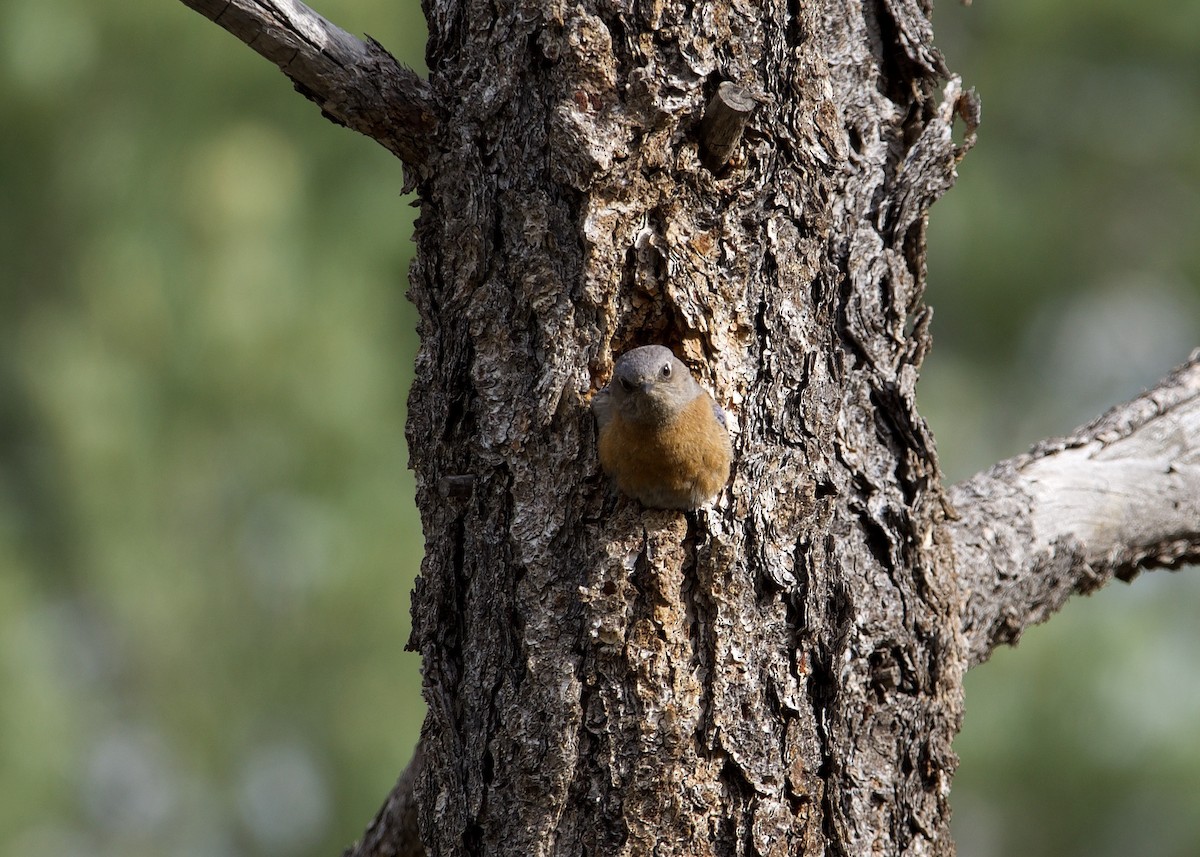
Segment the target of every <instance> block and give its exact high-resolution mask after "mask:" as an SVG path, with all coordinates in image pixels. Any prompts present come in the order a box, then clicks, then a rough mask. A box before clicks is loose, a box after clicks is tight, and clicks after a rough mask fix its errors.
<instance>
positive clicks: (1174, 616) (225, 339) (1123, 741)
mask: <svg viewBox="0 0 1200 857" xmlns="http://www.w3.org/2000/svg"><path fill="white" fill-rule="evenodd" d="M317 5H318V6H319V8H320V11H321V12H322V13H324V14H326V15H327V16H328V17H329V18H331V19H332V20H334V21H336V22H338V23H339V24H341V25H342V26H344V27H346V28H347V29H349V30H351V31H354V32H363V31H366V32H369V33H370V34H371V35H373V36H375V37H376V38H378V39H379V40H380V41H381V42H382V43H383V44H385V45H386V46H388V47H389V48H390V49H391V50H392V51H393V52H394V53H396V54H397V56H400V57H401V58H402V59H404V60H405V61H407V62H409V63H410V64H413V65H416V66H418V67H419V65H420V58H421V56H422V51H423V48H422V40H423V24H422V22H421V20H420V11H419V8H418V6H417V4H416V3H396V2H393V0H357V2H351V0H321V2H319V3H318V4H317ZM0 20H3V21H5V24H4V26H3V28H0V105H2V107H3V112H4V116H5V117H6V119H5V123H4V125H5V133H4V134H3V135H0V147H2V150H0V153H2V154H3V162H2V165H0V176H2V181H3V187H4V189H5V194H4V198H3V200H2V201H0V227H2V228H0V402H2V407H0V686H3V688H4V692H3V693H2V694H0V793H3V794H4V795H5V796H6V800H5V801H3V802H0V853H5V854H57V855H67V857H71V856H72V855H122V857H126V855H128V856H129V857H139V855H151V854H153V855H161V854H172V855H185V856H186V857H191V855H196V857H226V855H258V854H263V855H265V854H280V855H293V854H294V855H310V854H311V855H318V854H319V855H329V854H336V853H338V851H339V849H340V848H341V847H342V846H343V845H345V844H346V843H348V842H350V841H351V840H352V839H354V838H355V837H356V836H357V835H358V833H359V832H361V830H362V829H363V827H364V826H365V824H366V823H367V821H368V820H369V818H370V816H371V815H372V814H373V813H374V811H375V809H376V808H377V806H378V805H379V803H380V801H381V800H382V798H383V796H384V795H385V794H386V792H387V790H388V789H389V788H390V786H391V784H392V781H393V779H394V777H395V776H396V774H397V773H398V772H399V771H400V769H401V767H402V766H403V764H404V763H405V761H406V760H407V757H408V754H409V752H410V751H411V747H412V745H413V743H414V742H415V739H416V734H417V729H418V727H419V724H420V719H421V716H422V703H421V700H420V691H419V678H418V674H417V663H416V659H415V657H414V656H413V655H411V654H406V653H404V652H403V651H402V649H403V646H404V643H405V640H406V637H407V633H408V593H409V590H410V588H411V585H412V579H413V576H414V575H415V573H416V569H417V567H418V563H419V561H420V557H421V552H422V541H421V535H420V530H419V525H418V522H417V520H416V515H415V511H414V509H413V503H412V483H411V478H410V475H409V474H408V472H407V470H406V468H405V451H404V442H403V424H404V396H405V393H406V391H407V387H408V384H409V382H410V379H411V367H412V357H413V353H414V351H415V347H416V343H415V339H414V333H413V327H414V324H415V319H414V318H413V314H412V310H411V308H410V306H409V305H408V304H407V303H406V301H405V300H404V296H403V292H404V282H405V273H406V268H407V264H408V260H409V255H410V253H411V250H410V247H409V244H408V235H409V232H410V229H411V221H410V218H411V213H412V209H411V208H410V207H409V206H408V205H407V200H404V199H401V198H400V197H399V188H400V185H401V173H400V168H399V165H398V164H397V162H396V161H395V160H394V159H393V158H392V157H391V156H390V155H388V154H387V153H386V152H385V151H383V150H382V149H381V148H379V147H378V146H377V145H375V144H374V143H372V142H370V141H368V140H366V139H364V138H361V137H358V136H357V135H355V134H353V133H351V132H348V131H346V130H344V129H340V128H336V127H334V126H333V125H331V124H329V123H328V122H326V121H324V120H322V119H321V118H320V117H319V115H318V113H317V110H316V108H315V107H313V106H312V105H311V104H309V103H308V102H306V101H304V100H303V99H302V98H300V97H298V96H297V95H295V94H294V93H292V92H291V89H290V86H289V85H288V84H287V82H286V81H285V80H284V79H283V78H282V76H280V75H279V73H278V72H277V71H276V70H275V69H274V68H273V67H272V66H270V65H269V64H268V63H266V62H265V61H263V60H261V59H260V58H259V57H257V56H256V55H254V54H252V53H251V52H250V51H248V50H247V49H246V48H245V47H244V46H242V45H241V44H240V43H238V42H237V41H236V40H234V39H233V38H232V37H230V36H229V35H228V34H226V33H224V32H222V31H220V30H219V29H218V28H217V27H215V26H214V25H212V24H211V23H209V22H207V21H205V20H204V19H203V18H201V17H200V16H199V15H197V14H195V13H194V12H192V11H190V10H188V9H186V8H185V7H184V6H183V5H182V4H180V3H177V2H174V0H127V2H124V3H119V4H96V3H92V2H86V0H0ZM935 25H936V27H937V30H938V33H939V43H940V44H941V45H942V47H943V49H944V50H945V52H946V54H947V56H948V60H949V64H950V66H951V68H952V69H954V70H955V71H957V72H959V73H961V74H962V75H963V77H964V80H965V82H966V83H967V85H971V86H975V87H976V88H977V89H978V90H979V92H980V94H981V96H982V98H983V105H984V124H983V127H982V128H981V131H980V142H979V145H978V146H977V147H976V149H975V150H973V151H972V152H971V153H970V154H969V155H968V157H967V159H966V160H965V161H964V162H963V164H962V166H961V169H960V172H961V179H960V181H959V184H958V186H957V187H956V188H955V189H954V190H953V191H952V192H951V193H950V194H949V195H948V196H947V197H946V198H945V199H944V200H943V201H942V202H940V203H938V205H937V206H936V207H935V208H934V211H933V215H932V224H931V235H930V259H929V263H930V276H929V280H930V289H929V299H930V302H931V303H932V304H933V305H934V307H935V309H936V311H937V320H936V322H935V325H934V333H935V337H936V347H935V349H934V351H933V353H932V355H931V356H930V358H929V360H928V362H927V365H926V372H925V375H926V378H925V380H924V381H923V382H922V388H921V398H922V407H923V410H924V412H925V414H926V415H927V417H928V418H929V420H930V422H931V424H932V425H933V428H934V430H935V433H936V435H937V437H938V441H939V448H940V450H941V455H942V459H943V465H944V467H945V469H946V471H947V473H948V475H949V476H950V477H951V478H960V477H962V476H965V475H968V474H969V473H970V472H972V471H974V470H976V469H978V468H980V467H984V466H986V465H987V464H989V463H990V462H992V461H994V460H995V459H996V458H999V457H1002V456H1006V455H1011V454H1013V453H1015V452H1018V451H1020V450H1021V449H1023V448H1025V447H1026V446H1028V444H1029V443H1031V442H1032V441H1034V440H1037V439H1038V438H1040V437H1042V436H1044V435H1047V434H1053V433H1061V432H1063V431H1066V430H1068V429H1070V428H1071V427H1072V426H1073V425H1075V424H1077V423H1080V422H1083V421H1086V420H1087V419H1090V418H1091V417H1092V416H1095V415H1096V414H1097V413H1099V412H1100V411H1101V410H1103V408H1104V407H1106V406H1107V405H1110V404H1112V403H1114V402H1116V401H1118V400H1120V399H1122V398H1126V397H1128V396H1129V395H1132V394H1134V393H1136V392H1137V390H1138V389H1139V388H1140V387H1142V386H1144V385H1147V384H1149V383H1152V382H1153V381H1154V380H1155V379H1156V378H1157V377H1159V376H1160V375H1161V374H1163V372H1165V371H1166V370H1167V369H1168V368H1169V367H1170V366H1172V365H1173V364H1175V363H1178V362H1180V361H1181V360H1182V359H1183V358H1184V357H1185V356H1186V354H1187V351H1188V350H1189V349H1190V348H1191V347H1192V346H1194V345H1195V344H1196V340H1197V336H1196V331H1197V329H1198V328H1200V325H1198V322H1200V288H1198V286H1197V284H1198V283H1200V243H1198V242H1197V241H1196V240H1195V236H1196V235H1197V234H1198V229H1197V227H1198V226H1200V224H1198V223H1197V220H1198V219H1200V147H1197V146H1196V145H1195V140H1196V139H1197V134H1198V131H1200V128H1198V127H1197V126H1198V125H1200V98H1198V97H1197V95H1196V93H1197V92H1198V91H1200V51H1198V50H1197V48H1196V45H1197V44H1200V6H1196V5H1195V4H1189V3H1184V2H1180V0H1175V2H1172V0H1153V2H1147V3H1142V4H1127V3H1118V2H1115V0H1103V2H1100V3H1095V2H1090V3H1084V2H1082V0H1051V2H1045V0H1008V2H1004V3H1001V2H997V0H977V5H976V6H974V7H971V8H962V7H958V6H954V5H950V4H943V5H940V6H939V8H938V10H937V14H936V18H935ZM1198 602H1200V585H1198V584H1197V582H1196V580H1195V577H1194V575H1192V574H1187V573H1185V574H1181V575H1166V574H1164V573H1157V574H1154V575H1151V576H1149V577H1148V578H1144V579H1142V580H1139V581H1138V582H1137V584H1136V585H1135V586H1134V587H1133V588H1128V587H1124V586H1121V585H1119V584H1117V585H1114V586H1113V587H1110V588H1109V589H1107V590H1105V591H1104V592H1102V593H1101V594H1100V595H1098V596H1096V597H1094V598H1091V599H1085V600H1081V601H1078V602H1076V603H1073V604H1072V605H1071V606H1070V607H1068V609H1067V610H1066V611H1064V613H1063V614H1062V615H1060V616H1059V617H1057V618H1056V619H1055V620H1054V621H1053V622H1051V623H1050V624H1048V625H1046V626H1045V627H1044V628H1040V629H1035V630H1034V631H1033V632H1031V633H1030V634H1029V635H1028V636H1027V638H1026V640H1025V641H1023V642H1022V644H1021V646H1020V648H1019V649H1017V650H1004V651H1001V652H999V653H997V655H996V656H995V657H994V658H993V660H992V662H991V663H989V664H988V665H986V666H984V667H982V668H981V669H979V670H977V671H975V672H973V673H972V674H971V675H970V676H969V677H968V697H967V720H966V724H965V728H964V731H963V735H962V738H961V740H960V741H959V749H960V752H961V754H962V758H963V763H962V767H961V769H960V772H959V775H958V777H957V779H956V781H955V790H954V801H955V806H956V833H957V836H958V838H959V842H960V853H961V854H962V855H964V857H992V855H1010V854H1021V855H1026V857H1040V855H1056V857H1070V855H1076V854H1078V855H1085V854H1086V855H1089V857H1093V855H1104V854H1113V855H1117V854H1121V855H1125V854H1130V853H1134V854H1139V855H1160V854H1161V855H1185V854H1187V855H1192V854H1197V853H1200V799H1198V798H1195V797H1193V796H1194V795H1197V794H1200V741H1198V740H1197V739H1198V738H1200V733H1198V732H1197V730H1196V728H1195V726H1196V723H1198V722H1200V675H1198V674H1197V672H1196V670H1195V669H1194V668H1193V667H1191V666H1190V664H1191V663H1192V657H1191V655H1192V652H1194V651H1195V650H1196V649H1197V647H1198V644H1200V630H1198V626H1197V623H1196V622H1195V620H1194V615H1195V608H1194V605H1196V604H1197V603H1198Z"/></svg>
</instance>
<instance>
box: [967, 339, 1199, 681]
mask: <svg viewBox="0 0 1200 857" xmlns="http://www.w3.org/2000/svg"><path fill="white" fill-rule="evenodd" d="M1197 438H1200V351H1197V352H1194V353H1193V354H1192V356H1191V358H1190V359H1189V361H1188V362H1187V363H1185V364H1184V365H1183V366H1181V367H1179V368H1178V369H1176V370H1175V371H1174V372H1172V373H1171V375H1169V376H1168V377H1167V378H1166V379H1164V380H1163V381H1162V382H1161V383H1159V384H1158V385H1157V386H1155V387H1154V388H1153V389H1151V390H1149V391H1148V392H1146V393H1144V394H1142V395H1141V396H1139V397H1138V398H1136V399H1134V400H1132V401H1130V402H1127V403H1126V404H1124V405H1120V406H1118V407H1116V408H1114V409H1112V410H1111V411H1109V412H1108V413H1107V414H1105V415H1104V416H1103V417H1101V418H1100V419H1098V420H1096V421H1095V422H1093V423H1091V424H1089V425H1087V426H1084V427H1082V428H1080V429H1077V430H1076V431H1074V432H1072V433H1071V434H1070V435H1068V436H1067V437H1064V438H1058V439H1053V440H1047V441H1043V442H1042V443H1040V444H1038V445H1037V446H1035V447H1034V448H1033V449H1032V450H1031V451H1030V452H1028V453H1026V454H1024V455H1019V456H1017V457H1016V458H1012V459H1009V460H1008V461H1003V462H1000V463H999V464H997V465H995V466H994V467H992V468H991V469H989V470H987V471H986V472H984V473H980V474H979V475H977V476H975V477H973V478H971V479H969V480H967V481H966V482H963V483H960V484H958V485H955V486H954V487H953V488H952V489H951V490H950V493H949V499H950V502H951V504H952V505H953V508H954V510H955V512H956V515H957V519H956V520H953V521H951V522H949V523H948V526H947V536H948V539H949V541H950V543H951V545H952V546H953V551H954V555H955V566H956V567H957V568H958V570H959V577H960V580H961V583H962V587H963V589H964V592H965V595H966V601H965V605H964V607H965V612H964V614H963V627H964V633H965V634H966V637H967V642H968V646H969V656H970V660H971V662H972V663H979V662H981V661H984V660H986V659H987V657H988V656H989V655H990V654H991V651H992V649H994V648H995V647H996V646H998V645H1000V644H1002V643H1015V642H1016V641H1017V639H1018V638H1019V637H1020V636H1021V634H1022V632H1023V631H1024V630H1025V629H1026V628H1028V627H1030V626H1031V625H1036V624H1038V623H1040V622H1044V621H1045V620H1046V619H1048V618H1049V617H1050V616H1051V615H1053V614H1054V613H1055V612H1056V611H1057V610H1058V609H1059V608H1060V607H1061V606H1062V605H1063V603H1064V602H1065V601H1066V600H1067V598H1068V597H1070V596H1071V595H1072V594H1074V593H1076V592H1082V593H1087V592H1092V591H1094V590H1095V589H1098V588H1099V587H1101V586H1103V585H1104V584H1106V583H1107V582H1109V581H1110V580H1111V579H1112V578H1113V577H1114V576H1116V577H1119V578H1121V579H1123V580H1129V579H1131V578H1132V577H1133V576H1134V575H1135V574H1136V573H1137V572H1138V570H1139V569H1143V568H1158V567H1165V568H1178V567H1179V566H1180V565H1181V564H1183V563H1186V562H1196V561H1200V449H1198V446H1197V443H1196V439H1197Z"/></svg>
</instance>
